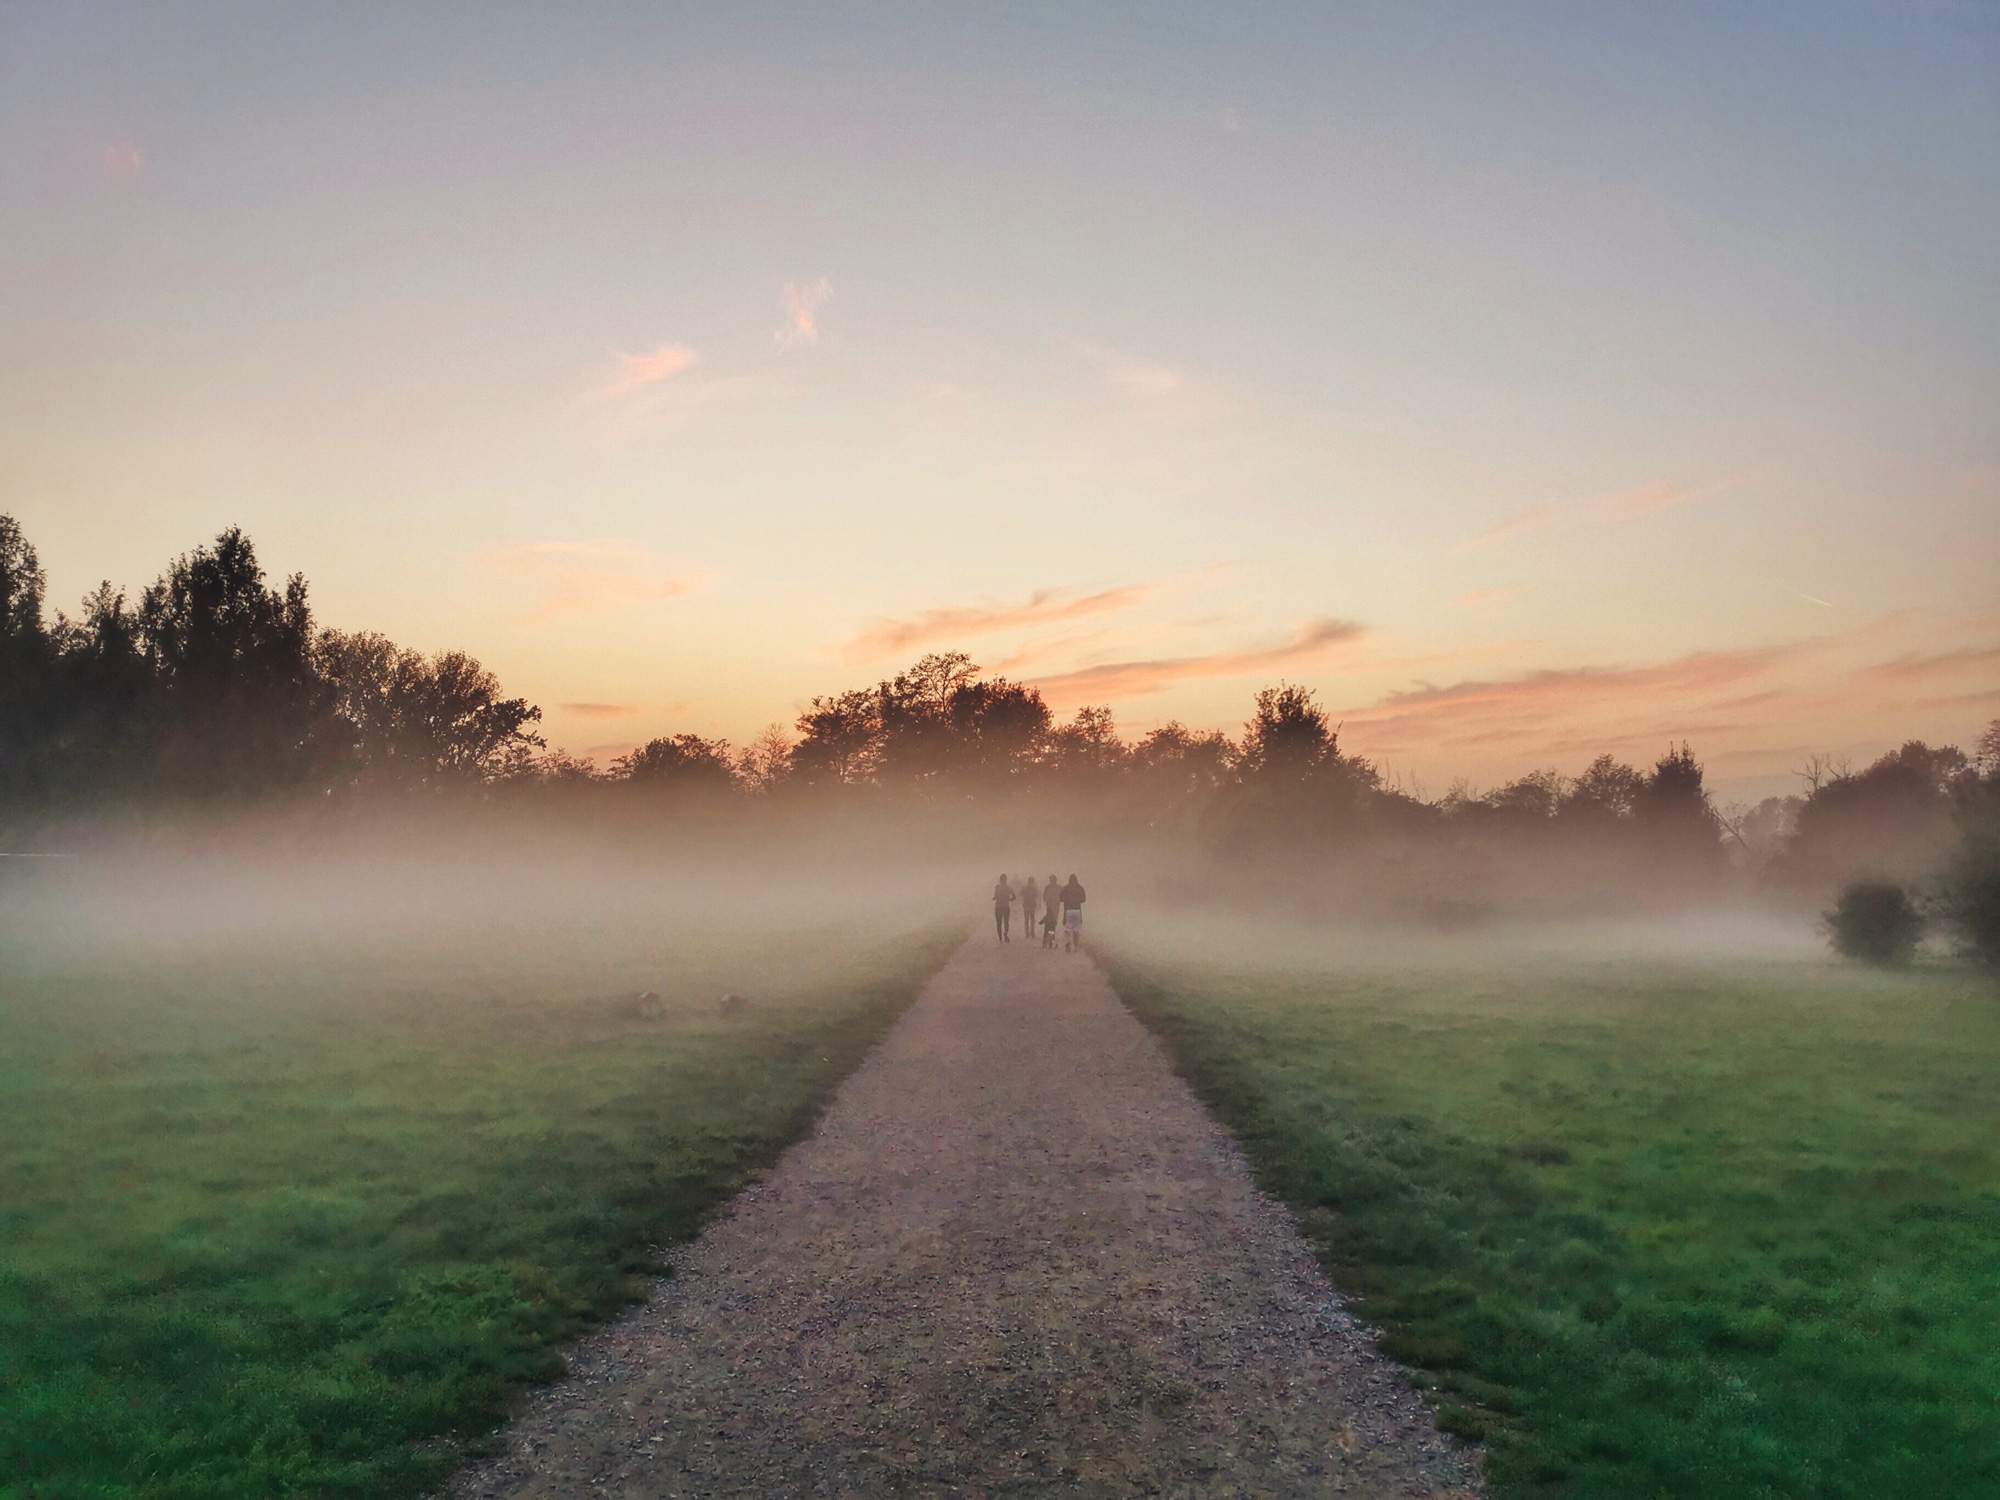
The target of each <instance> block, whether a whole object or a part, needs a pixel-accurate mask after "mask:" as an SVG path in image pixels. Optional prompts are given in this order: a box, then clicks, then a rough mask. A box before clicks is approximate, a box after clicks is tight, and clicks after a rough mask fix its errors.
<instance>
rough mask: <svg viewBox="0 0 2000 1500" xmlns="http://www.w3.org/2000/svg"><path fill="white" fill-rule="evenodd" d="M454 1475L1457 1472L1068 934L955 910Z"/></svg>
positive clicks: (636, 1495) (1338, 1475) (1429, 1483)
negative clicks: (814, 1120) (808, 1087)
mask: <svg viewBox="0 0 2000 1500" xmlns="http://www.w3.org/2000/svg"><path fill="white" fill-rule="evenodd" d="M677 1259H678V1265H677V1274H676V1275H675V1276H674V1278H673V1279H672V1280H670V1281H666V1282H663V1283H662V1284H661V1287H660V1290H659V1291H658V1292H657V1293H656V1295H655V1296H654V1298H653V1300H652V1301H651V1302H650V1303H649V1304H647V1305H646V1306H645V1307H643V1308H640V1309H638V1310H637V1311H635V1312H634V1313H633V1314H632V1315H631V1316H629V1317H627V1318H624V1319H622V1320H621V1321H619V1322H618V1323H616V1324H615V1325H613V1326H611V1327H609V1328H607V1329H605V1330H604V1331H602V1332H601V1333H599V1334H597V1335H595V1336H594V1337H592V1338H591V1339H590V1340H588V1341H587V1342H586V1343H585V1344H584V1345H583V1346H582V1347H581V1348H579V1349H578V1350H577V1351H576V1352H575V1354H574V1356H573V1358H572V1370H573V1375H572V1378H571V1379H569V1380H568V1381H566V1382H564V1383H563V1384H561V1385H558V1386H555V1387H551V1388H549V1389H548V1390H546V1391H543V1392H539V1393H537V1395H536V1396H535V1397H534V1398H533V1399H532V1400H531V1402H530V1404H529V1405H528V1407H527V1409H526V1410H525V1412H524V1413H523V1415H522V1417H521V1418H520V1420H519V1421H518V1422H517V1423H516V1424H515V1425H514V1426H512V1427H511V1428H509V1429H508V1431H507V1432H506V1433H505V1434H504V1435H503V1436H502V1438H501V1439H500V1442H499V1448H498V1451H497V1453H496V1454H495V1456H493V1457H491V1458H488V1459H486V1460H484V1461H482V1462H481V1463H479V1464H477V1465H475V1466H473V1467H471V1468H469V1469H468V1470H466V1471H465V1472H464V1473H463V1474H462V1475H461V1476H460V1480H459V1482H458V1485H457V1487H456V1494H457V1495H458V1496H459V1497H462V1500H473V1497H480V1500H486V1497H498V1496H513V1497H530V1496H532V1497H563V1500H572V1497H578V1496H615V1497H630V1500H640V1497H644V1500H656V1497H666V1496H745V1497H747V1496H757V1497H760V1500H769V1497H777V1496H792V1495H798V1496H843V1497H845V1496H854V1497H875V1496H975V1495H983V1496H1025V1495H1050V1496H1089V1497H1098V1496H1105V1497H1111V1496H1121V1497H1122V1496H1140V1495H1147V1496H1151V1495H1160V1496H1225V1495H1227V1496H1246V1497H1247V1496H1274V1497H1275V1496H1309V1495H1310V1496H1323V1495H1354V1496H1371V1497H1372V1496H1381V1497H1389V1496H1398V1497H1400V1496H1436V1497H1442V1496H1458V1497H1471V1496H1475V1495H1479V1494H1483V1492H1484V1491H1483V1486H1482V1485H1481V1484H1480V1481H1479V1478H1478V1466H1477V1461H1476V1457H1475V1455H1473V1454H1471V1453H1468V1452H1465V1451H1462V1450H1458V1449H1455V1448H1454V1447H1453V1446H1452V1445H1451V1444H1450V1443H1449V1442H1448V1440H1446V1439H1445V1438H1444V1437H1443V1436H1442V1435H1441V1434H1440V1433H1439V1432H1438V1431H1437V1430H1436V1428H1435V1427H1434V1426H1433V1424H1432V1420H1431V1412H1430V1409H1429V1408H1428V1407H1427V1406H1426V1405H1425V1403H1424V1402H1423V1400H1422V1399H1421V1398H1420V1397H1419V1396H1418V1395H1417V1393H1416V1392H1415V1391H1413V1390H1412V1389H1411V1388H1410V1387H1409V1386H1408V1384H1407V1383H1406V1382H1405V1381H1404V1379H1403V1377H1402V1374H1401V1372H1400V1371H1399V1370H1398V1368H1397V1367H1396V1366H1395V1365H1394V1364H1392V1363H1390V1362H1389V1361H1387V1360H1385V1359H1384V1358H1383V1357H1382V1356H1381V1355H1380V1354H1378V1353H1377V1352H1376V1351H1375V1349H1374V1348H1373V1345H1372V1343H1371V1341H1370V1338H1369V1335H1368V1332H1367V1330H1365V1329H1364V1328H1362V1327H1360V1326H1359V1325H1357V1324H1356V1323H1355V1322H1354V1321H1353V1320H1352V1318H1350V1317H1349V1316H1348V1315H1347V1314H1346V1313H1345V1312H1344V1311H1343V1310H1342V1308H1341V1305H1340V1299H1339V1296H1338V1294H1337V1293H1336V1292H1335V1291H1334V1290H1333V1288H1332V1287H1331V1286H1330V1285H1329V1284H1328V1283H1327V1281H1326V1279H1325V1277H1324V1276H1323V1275H1322V1273H1321V1272H1320V1269H1319V1267H1318V1265H1317V1264H1316V1263H1315V1262H1314V1261H1313V1259H1312V1256H1311V1253H1310V1252H1309V1251H1308V1249H1307V1248H1306V1246H1305V1244H1304V1242H1303V1241H1302V1240H1301V1239H1300V1238H1299V1236H1298V1234H1297V1232H1296V1231H1295V1229H1294V1228H1293V1225H1292V1222H1291V1220H1290V1218H1289V1216H1288V1215H1287V1213H1286V1212H1285V1210H1284V1209H1283V1208H1282V1207H1281V1206H1280V1205H1278V1204H1277V1203H1275V1202H1273V1201H1272V1200H1270V1199H1269V1198H1266V1197H1265V1196H1264V1195H1263V1194H1262V1193H1260V1192H1259V1191H1258V1190H1257V1189H1256V1188H1255V1186H1254V1185H1253V1184H1252V1183H1251V1181H1250V1178H1249V1174H1248V1172H1247V1171H1246V1169H1245V1167H1244V1164H1243V1161H1242V1158H1241V1157H1240V1156H1239V1155H1238V1153H1237V1151H1236V1148H1235V1146H1234V1145H1233V1143H1232V1142H1231V1141H1230V1140H1229V1138H1228V1137H1227V1135H1226V1134H1225V1133H1224V1132H1223V1131H1222V1129H1221V1127H1220V1126H1218V1125H1217V1124H1216V1123H1215V1122H1214V1121H1213V1120H1212V1119H1211V1118H1210V1117H1209V1116H1208V1114H1207V1113H1206V1111H1204V1110H1203V1109H1202V1107H1201V1105H1200V1104H1199V1103H1198V1102H1197V1101H1196V1100H1195V1098H1194V1097H1193V1095H1192V1094H1191V1093H1190V1092H1189V1091H1188V1089H1187V1087H1186V1086H1185V1085H1184V1084H1183V1083H1182V1082H1181V1081H1180V1080H1179V1079H1178V1078H1177V1077H1175V1075H1174V1074H1173V1072H1172V1070H1171V1069H1170V1068H1169V1067H1168V1065H1167V1062H1166V1059H1165V1057H1164V1056H1163V1055H1162V1053H1161V1052H1160V1049H1159V1047H1158V1046H1157V1045H1156V1044H1155V1043H1154V1041H1153V1039H1152V1037H1151V1036H1150V1035H1149V1034H1148V1033H1147V1032H1146V1030H1145V1028H1144V1027H1142V1026H1141V1025H1140V1024H1139V1023H1138V1022H1137V1021H1136V1020H1134V1019H1133V1017H1132V1016H1131V1015H1130V1013H1128V1012H1127V1011H1126V1010H1125V1009H1124V1007H1123V1006H1122V1005H1120V1004H1119V1002H1118V999H1117V997H1116V996H1115V995H1114V994H1113V993H1112V991H1111V988H1110V986H1109V985H1108V984H1107V983H1106V982H1105V980H1104V977H1103V975H1102V974H1101V973H1099V971H1098V970H1097V968H1096V967H1095V965H1093V964H1092V963H1091V962H1090V960H1089V958H1088V957H1086V956H1083V955H1069V954H1063V953H1057V952H1049V951H1045V950H1043V949H1041V948H1040V947H1038V946H1035V945H1032V944H1027V943H1019V942H1017V943H1013V944H1009V945H1007V946H1004V947H1003V946H1000V945H998V944H995V943H994V942H992V940H991V939H990V938H987V939H984V940H982V939H978V938H975V939H974V940H973V941H971V942H969V943H968V944H967V945H966V946H965V947H964V948H962V949H960V950H959V952H958V953H957V954H956V955H955V956H954V957H953V958H952V959H951V961H950V962H949V963H948V964H947V965H946V966H945V967H944V969H943V970H941V971H940V972H939V974H938V975H937V977H936V978H935V979H934V980H932V982H931V983H930V985H929V986H928V987H927V988H926V989H925V990H924V992H923V994H922V996H921V997H920V998H919V999H918V1000H917V1002H916V1004H915V1005H914V1006H913V1007H912V1008H911V1009H910V1011H909V1012H908V1013H907V1014H906V1015H905V1016H904V1017H903V1019H902V1020H901V1021H900V1022H898V1023H897V1025H896V1027H895V1029H894V1030H893V1031H892V1032H891V1033H890V1034H889V1036H888V1038H887V1039H886V1040H885V1041H884V1042H883V1043H882V1045H881V1046H880V1047H879V1048H877V1049H876V1051H875V1052H874V1053H873V1054H871V1055H870V1057H869V1058H868V1060H867V1061H866V1062H865V1063H864V1064H863V1065H862V1066H861V1068H860V1069H859V1070H858V1071H857V1072H856V1073H855V1074H854V1076H853V1077H852V1078H850V1079H849V1080H848V1081H847V1083H846V1084H845V1085H844V1086H843V1087H842V1088H841V1090H840V1093H839V1094H838V1096H837V1097H836V1099H835V1100H834V1103H833V1105H832V1107H831V1108H830V1109H829V1111H828V1112H827V1114H826V1116H825V1118H824V1119H823V1120H822V1122H821V1123H820V1126H819V1128H818V1130H817V1131H816V1132H815V1133H814V1134H813V1135H812V1136H811V1137H810V1138H809V1139H807V1140H805V1141H803V1142H801V1143H800V1144H799V1145H798V1146H797V1147H795V1148H794V1149H793V1150H792V1151H791V1152H789V1153H788V1154H787V1155H786V1156H785V1157H784V1159H783V1160H782V1161H781V1162H780V1163H779V1164H778V1165H777V1167H776V1168H774V1169H773V1170H772V1172H771V1173H770V1174H769V1176H768V1177H766V1178H765V1179H764V1180H762V1181H761V1182H758V1183H756V1184H754V1185H753V1186H751V1187H750V1188H748V1189H747V1190H746V1191H745V1192H744V1193H743V1194H742V1195H741V1196H740V1197H739V1198H738V1199H737V1200H736V1201H735V1203H734V1204H733V1205H732V1207H731V1210H730V1211H729V1213H728V1214H727V1216H726V1217H724V1218H722V1219H721V1220H719V1221H718V1222H717V1223H716V1224H715V1225H714V1226H713V1227H712V1228H711V1229H710V1230H709V1231H708V1232H707V1233H706V1234H704V1235H703V1236H702V1237H701V1238H700V1239H699V1240H698V1241H696V1242H695V1243H694V1244H693V1245H691V1246H689V1247H687V1249H686V1250H685V1251H684V1252H682V1253H681V1254H680V1256H679V1257H678V1258H677Z"/></svg>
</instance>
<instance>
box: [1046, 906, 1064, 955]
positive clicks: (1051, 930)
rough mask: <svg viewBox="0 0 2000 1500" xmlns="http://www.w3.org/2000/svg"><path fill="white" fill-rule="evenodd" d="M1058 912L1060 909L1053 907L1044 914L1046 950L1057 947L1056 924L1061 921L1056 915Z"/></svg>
mask: <svg viewBox="0 0 2000 1500" xmlns="http://www.w3.org/2000/svg"><path fill="white" fill-rule="evenodd" d="M1057 910H1058V908H1056V907H1053V906H1051V907H1049V908H1048V909H1047V910H1045V911H1044V912H1043V913H1042V946H1043V947H1044V948H1053V947H1055V945H1056V923H1057V922H1058V921H1059V920H1060V918H1058V917H1057V915H1056V912H1057Z"/></svg>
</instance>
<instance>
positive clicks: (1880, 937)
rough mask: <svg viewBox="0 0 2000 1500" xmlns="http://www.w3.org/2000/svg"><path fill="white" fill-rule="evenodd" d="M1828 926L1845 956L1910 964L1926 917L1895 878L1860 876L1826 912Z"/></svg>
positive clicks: (1842, 955)
mask: <svg viewBox="0 0 2000 1500" xmlns="http://www.w3.org/2000/svg"><path fill="white" fill-rule="evenodd" d="M1826 930H1827V935H1828V936H1829V937H1830V938H1832V940H1833V946H1834V951H1835V952H1837V953H1839V954H1840V955H1841V957H1843V958H1853V959H1859V960H1860V961H1861V962H1862V963H1865V964H1883V965H1889V964H1906V963H1908V962H1909V961H1910V959H1911V958H1912V956H1914V955H1915V953H1916V951H1917V942H1918V940H1919V939H1920V938H1922V937H1923V935H1924V918H1923V914H1922V913H1921V912H1919V911H1918V910H1917V908H1916V906H1915V904H1914V903H1912V902H1911V900H1910V896H1909V892H1907V891H1905V890H1904V889H1903V888H1902V887H1901V886H1900V885H1898V884H1896V883H1895V882H1894V881H1893V880H1857V881H1855V882H1854V883H1853V884H1852V885H1850V886H1848V888H1847V889H1846V890H1844V891H1842V892H1841V893H1840V900H1839V902H1838V903H1837V904H1836V905H1835V906H1834V908H1833V910H1832V911H1830V912H1828V913H1827V914H1826Z"/></svg>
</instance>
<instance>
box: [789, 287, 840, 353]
mask: <svg viewBox="0 0 2000 1500" xmlns="http://www.w3.org/2000/svg"><path fill="white" fill-rule="evenodd" d="M832 295H833V283H832V282H830V281H828V280H827V279H826V278H825V277H824V276H822V277H820V279H819V280H817V281H811V282H803V283H802V282H796V281H788V282H786V283H785V290H784V291H783V292H782V293H781V294H780V298H779V300H780V301H782V302H783V303H784V305H785V316H786V317H788V318H790V319H791V320H792V321H791V324H790V326H789V327H786V328H781V329H779V330H778V334H777V340H778V347H779V348H780V349H797V348H799V347H800V346H802V345H805V344H817V343H818V342H819V310H820V309H821V308H822V307H824V306H825V305H826V301H827V299H828V298H829V297H831V296H832Z"/></svg>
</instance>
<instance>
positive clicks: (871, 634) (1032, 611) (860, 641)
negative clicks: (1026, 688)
mask: <svg viewBox="0 0 2000 1500" xmlns="http://www.w3.org/2000/svg"><path fill="white" fill-rule="evenodd" d="M1156 587H1157V585H1155V584H1134V585H1132V586H1130V587H1127V588H1122V589H1106V590H1104V591H1103V592H1102V593H1096V594H1085V595H1084V596H1083V597H1081V598H1074V599H1066V598H1064V597H1063V595H1064V593H1065V592H1066V591H1065V590H1062V589H1037V590H1036V591H1035V592H1034V593H1032V594H1030V595H1029V596H1028V600H1027V602H1026V603H1025V604H994V605H965V606H960V607H958V608H954V609H927V610H924V611H922V612H921V613H920V614H915V615H911V616H910V617H909V618H907V619H902V620H883V621H881V622H880V623H879V624H876V625H875V626H873V627H871V628H870V629H868V630H865V631H863V632H862V633H861V634H860V635H858V636H856V637H855V638H854V639H853V640H851V641H849V642H848V643H847V644H846V645H845V646H844V647H842V648H841V655H842V656H843V657H844V658H845V659H846V660H848V661H849V662H867V661H878V660H880V659H881V658H882V657H885V656H892V655H894V654H896V653H897V652H899V651H908V650H910V649H911V648H912V647H915V646H921V645H926V644H928V643H930V642H933V641H943V640H968V639H971V638H972V637H975V636H982V635H992V634H995V633H996V632H998V631H1002V630H1012V629H1015V628H1017V627H1020V626H1024V625H1052V624H1056V623H1058V622H1060V621H1064V620H1078V619H1082V618H1083V617H1084V616H1086V615H1097V614H1104V613H1105V612H1107V611H1110V610H1117V609H1129V608H1130V607H1131V606H1132V605H1134V604H1137V603H1138V602H1139V601H1140V600H1141V599H1143V598H1145V597H1146V596H1147V595H1148V594H1150V593H1152V592H1153V591H1154V589H1155V588H1156Z"/></svg>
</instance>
